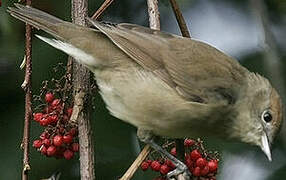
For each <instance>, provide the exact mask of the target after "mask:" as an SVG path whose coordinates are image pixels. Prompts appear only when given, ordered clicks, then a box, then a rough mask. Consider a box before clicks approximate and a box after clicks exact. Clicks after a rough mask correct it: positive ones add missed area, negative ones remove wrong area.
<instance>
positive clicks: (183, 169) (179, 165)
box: [137, 129, 191, 180]
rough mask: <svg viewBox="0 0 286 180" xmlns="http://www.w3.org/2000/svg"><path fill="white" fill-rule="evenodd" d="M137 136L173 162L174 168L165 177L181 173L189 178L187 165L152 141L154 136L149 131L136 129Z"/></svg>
mask: <svg viewBox="0 0 286 180" xmlns="http://www.w3.org/2000/svg"><path fill="white" fill-rule="evenodd" d="M137 136H138V138H139V139H140V140H141V141H142V142H144V143H146V144H149V145H150V146H151V147H152V148H153V149H155V150H156V151H158V152H159V153H161V154H163V155H164V156H166V157H167V158H168V159H170V160H171V161H172V162H173V163H174V165H175V166H176V169H175V170H173V171H171V172H169V173H168V174H167V177H168V178H169V179H170V178H171V177H174V176H178V175H179V174H183V176H184V178H185V179H186V180H188V179H190V176H191V173H190V172H189V170H188V168H187V166H186V165H185V164H184V163H183V162H181V161H180V160H178V159H177V158H176V157H174V156H173V155H171V154H170V153H169V152H168V151H166V150H165V149H163V148H162V147H161V146H159V145H158V144H156V143H155V142H154V136H153V134H152V132H151V131H149V130H143V129H138V130H137Z"/></svg>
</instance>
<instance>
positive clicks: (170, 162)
mask: <svg viewBox="0 0 286 180" xmlns="http://www.w3.org/2000/svg"><path fill="white" fill-rule="evenodd" d="M164 164H166V165H167V166H169V167H170V168H171V169H174V168H175V167H176V166H175V164H174V163H173V162H172V161H170V160H169V159H166V160H165V163H164Z"/></svg>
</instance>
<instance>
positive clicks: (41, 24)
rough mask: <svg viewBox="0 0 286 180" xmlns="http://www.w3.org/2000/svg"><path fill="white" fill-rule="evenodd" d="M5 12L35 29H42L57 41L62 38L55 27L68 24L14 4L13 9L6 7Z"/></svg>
mask: <svg viewBox="0 0 286 180" xmlns="http://www.w3.org/2000/svg"><path fill="white" fill-rule="evenodd" d="M7 11H8V12H9V13H10V14H11V15H12V16H13V17H15V18H17V19H19V20H21V21H23V22H25V23H28V24H30V25H32V26H34V27H35V28H37V29H42V30H44V31H46V32H47V33H49V34H51V35H53V36H55V37H56V38H58V39H61V38H62V37H59V33H58V32H57V31H58V29H57V25H60V24H61V25H62V24H66V23H68V22H65V21H63V20H61V19H59V18H56V17H54V16H52V15H49V14H47V13H45V12H43V11H40V10H38V9H35V8H32V7H30V6H24V5H21V4H17V3H15V7H8V10H7Z"/></svg>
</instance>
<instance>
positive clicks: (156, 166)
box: [150, 161, 161, 171]
mask: <svg viewBox="0 0 286 180" xmlns="http://www.w3.org/2000/svg"><path fill="white" fill-rule="evenodd" d="M150 166H151V169H152V170H153V171H160V168H161V164H160V163H159V162H158V161H153V162H152V163H151V165H150Z"/></svg>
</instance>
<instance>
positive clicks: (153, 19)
mask: <svg viewBox="0 0 286 180" xmlns="http://www.w3.org/2000/svg"><path fill="white" fill-rule="evenodd" d="M147 6H148V14H149V26H150V28H151V29H157V30H160V13H159V8H158V0H147Z"/></svg>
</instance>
